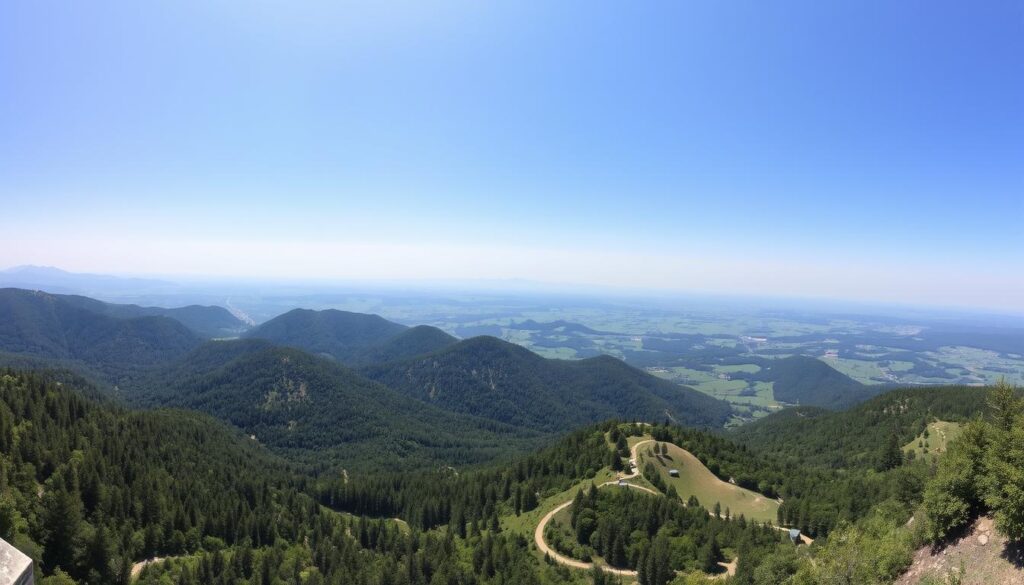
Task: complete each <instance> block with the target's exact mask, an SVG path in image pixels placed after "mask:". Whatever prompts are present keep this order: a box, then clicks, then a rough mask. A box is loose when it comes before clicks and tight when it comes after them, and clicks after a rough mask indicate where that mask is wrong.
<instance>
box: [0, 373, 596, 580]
mask: <svg viewBox="0 0 1024 585" xmlns="http://www.w3.org/2000/svg"><path fill="white" fill-rule="evenodd" d="M74 386H75V384H65V385H59V384H57V383H54V382H51V381H49V380H48V379H47V377H46V376H45V375H40V374H23V373H19V372H14V371H9V370H4V371H0V479H2V480H3V484H2V485H3V486H4V489H3V491H2V492H0V519H2V520H3V521H2V522H0V538H3V539H4V540H6V541H8V542H10V543H13V544H14V545H15V546H17V547H18V548H19V549H20V550H21V551H23V552H25V553H26V554H28V555H29V556H31V557H32V558H33V560H34V561H35V562H36V567H37V581H36V582H37V583H41V585H76V584H78V585H129V584H130V583H132V582H139V583H143V584H146V585H148V584H157V583H175V584H177V585H209V584H213V583H217V584H229V583H230V584H241V583H245V584H251V585H271V584H278V583H281V584H283V583H301V584H302V585H314V584H327V583H360V584H366V585H385V584H394V583H410V584H413V583H417V584H419V583H422V584H426V583H432V582H433V583H478V584H480V585H492V584H493V585H497V584H500V583H523V584H534V585H540V584H548V585H557V584H565V585H569V584H574V585H578V584H579V583H580V581H579V580H578V579H576V578H575V576H570V575H569V574H563V573H562V572H559V571H556V570H555V568H554V567H551V566H549V565H546V564H544V563H542V562H541V561H540V560H539V559H538V558H537V557H536V556H535V555H534V554H532V552H531V551H530V549H529V548H528V547H527V543H526V540H525V539H523V538H522V537H516V536H506V535H504V534H499V533H497V532H494V531H492V532H491V533H490V534H487V535H486V536H485V537H483V538H481V534H480V533H479V531H477V532H476V533H475V534H467V533H466V532H465V530H464V528H465V525H463V526H462V528H463V530H462V531H461V534H459V532H460V531H458V530H449V531H446V532H441V531H434V532H431V533H427V532H422V531H419V530H413V531H409V530H405V529H403V528H402V527H401V525H400V524H399V523H397V522H395V521H393V520H390V519H387V520H375V519H369V518H366V517H350V516H347V515H343V514H339V513H336V512H334V511H332V510H331V509H329V508H328V507H326V506H324V505H321V504H319V503H318V502H317V501H316V500H315V499H314V498H313V497H311V496H310V495H307V494H308V492H309V491H310V490H311V488H312V486H311V484H312V482H311V481H310V480H309V479H308V478H307V477H306V476H302V475H299V474H297V473H296V472H295V471H294V470H293V469H292V467H291V466H290V465H288V464H286V463H284V462H282V461H281V460H280V459H278V458H277V457H274V456H273V455H271V454H269V453H267V452H266V450H265V449H263V448H261V447H260V446H259V445H258V444H257V443H256V442H254V441H252V440H250V439H248V438H245V437H244V436H242V435H241V434H240V433H238V432H236V431H232V430H229V429H228V428H227V427H226V426H225V425H223V424H222V423H219V422H217V421H215V420H213V419H212V418H209V417H207V416H205V415H201V414H195V413H187V412H180V411H143V412H131V411H126V410H123V409H121V408H118V407H114V406H111V405H109V404H107V403H103V404H100V403H96V402H93V401H90V400H87V399H84V398H82V397H81V395H79V394H78V393H77V392H75V391H74V390H73V387H74ZM559 444H560V445H562V448H561V449H559V450H557V451H550V450H549V452H550V454H549V455H546V456H531V457H529V458H526V459H525V460H520V462H519V463H518V466H517V467H515V468H510V469H509V470H507V471H505V472H504V473H503V474H501V475H499V474H497V473H495V474H489V475H480V476H471V478H468V479H469V481H467V482H464V483H460V484H458V485H454V486H453V485H450V484H447V483H444V484H442V483H441V482H437V485H444V488H445V490H446V492H445V494H444V497H443V498H440V499H438V498H432V499H426V498H424V499H423V502H425V503H427V504H429V505H430V506H429V509H431V511H432V513H433V514H434V515H433V521H434V522H441V523H447V522H448V521H449V518H452V514H453V513H455V514H458V516H457V518H467V513H468V514H471V515H472V517H473V518H486V516H483V514H484V513H487V514H492V515H494V514H497V513H499V511H500V512H501V513H502V514H504V513H508V510H509V509H510V504H508V503H507V500H508V499H509V498H510V497H511V496H508V495H503V494H501V493H500V492H499V491H497V490H495V489H494V483H493V481H494V479H495V478H504V479H505V485H506V487H508V486H511V487H512V488H513V492H512V493H514V494H516V495H518V494H521V493H526V494H533V491H530V490H533V489H548V488H552V489H558V490H561V489H565V487H567V485H568V483H569V482H570V481H572V480H574V479H578V478H580V476H579V475H578V474H579V473H592V472H593V470H594V469H596V468H597V467H598V466H599V465H600V464H601V463H600V462H601V461H603V460H604V458H605V456H606V455H607V454H608V453H609V452H608V450H607V447H606V446H605V444H604V440H603V437H602V436H601V434H600V432H598V433H596V434H595V433H594V432H593V431H591V432H590V433H588V434H587V435H585V436H578V437H570V438H568V439H566V440H563V441H561V442H560V443H559ZM595 452H596V457H595V455H594V453H595ZM398 477H404V478H405V479H407V480H409V481H411V482H415V483H419V484H421V485H423V486H425V487H429V486H430V485H431V483H430V482H433V481H435V480H436V479H437V478H439V477H441V476H440V474H437V473H435V474H432V475H429V476H416V477H412V478H410V477H409V476H398ZM510 480H511V481H510ZM391 485H398V484H391ZM484 488H486V489H484ZM527 488H529V490H528V489H527ZM378 494H379V496H381V497H382V498H386V497H390V496H392V495H393V494H392V493H390V492H387V493H385V492H378ZM339 495H341V494H339ZM353 495H355V492H353ZM409 495H414V494H413V493H409ZM416 495H420V493H419V492H416ZM502 497H503V498H504V499H502V500H499V498H502ZM341 500H343V498H339V502H338V503H339V504H341V505H349V504H351V505H349V508H350V509H352V510H354V511H355V510H357V509H359V508H361V507H366V505H367V504H369V503H370V500H368V499H364V500H362V501H361V502H359V503H358V505H357V502H355V501H354V500H353V502H347V501H341ZM438 503H440V504H442V505H441V507H438V506H437V504H438ZM517 505H520V504H517ZM528 505H534V506H535V505H536V500H535V499H534V500H533V503H532V504H530V503H528ZM526 509H529V508H526ZM472 526H474V527H475V526H477V524H476V523H475V521H474V524H473V525H472ZM467 550H471V551H473V555H474V558H475V559H477V561H478V562H476V563H468V562H466V561H465V559H464V558H463V556H462V553H463V552H465V551H467ZM154 557H171V558H174V559H180V560H179V561H178V562H174V563H170V564H167V565H164V566H155V567H151V568H149V569H147V570H145V571H143V573H142V575H141V576H140V577H139V579H138V580H136V579H135V578H134V576H133V575H132V570H131V569H132V565H133V563H135V562H138V561H142V560H144V559H152V558H154ZM40 576H42V577H43V579H42V580H40V579H39V577H40ZM431 578H432V579H433V580H431Z"/></svg>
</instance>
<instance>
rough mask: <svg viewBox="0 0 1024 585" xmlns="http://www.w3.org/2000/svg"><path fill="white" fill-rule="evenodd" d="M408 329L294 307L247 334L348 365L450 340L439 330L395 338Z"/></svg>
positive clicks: (360, 316)
mask: <svg viewBox="0 0 1024 585" xmlns="http://www.w3.org/2000/svg"><path fill="white" fill-rule="evenodd" d="M408 331H409V328H408V327H406V326H404V325H399V324H397V323H392V322H390V321H387V320H386V319H384V318H382V317H380V316H377V315H366V314H361V312H348V311H345V310H335V309H327V310H309V309H304V308H296V309H294V310H290V311H288V312H286V314H284V315H281V316H278V317H275V318H273V319H271V320H270V321H268V322H266V323H264V324H262V325H260V326H259V327H257V328H255V329H253V330H252V331H250V332H249V333H247V336H248V337H252V338H259V339H267V340H269V341H273V342H274V343H276V344H279V345H288V346H290V347H298V348H300V349H305V350H306V351H310V352H312V353H317V354H323V356H327V357H331V358H333V359H335V360H337V361H338V362H340V363H342V364H349V365H352V364H362V363H368V361H369V360H372V359H373V358H372V356H373V354H374V353H375V352H378V351H379V352H380V353H381V358H384V359H400V358H408V357H410V356H413V354H416V353H412V354H410V353H406V352H403V351H409V350H415V351H417V352H427V351H433V350H435V349H439V348H440V347H442V346H443V345H444V344H447V343H450V342H451V339H446V338H445V337H444V336H438V335H436V333H441V334H443V332H441V331H439V330H435V331H434V332H429V333H430V334H428V335H424V334H423V333H424V332H423V331H418V332H416V333H414V334H412V335H411V336H410V337H406V338H399V336H401V335H402V334H403V333H408Z"/></svg>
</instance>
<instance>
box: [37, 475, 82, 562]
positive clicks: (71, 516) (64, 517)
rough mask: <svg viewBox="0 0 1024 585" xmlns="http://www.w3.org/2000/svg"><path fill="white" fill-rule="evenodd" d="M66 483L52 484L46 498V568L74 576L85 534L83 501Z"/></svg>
mask: <svg viewBox="0 0 1024 585" xmlns="http://www.w3.org/2000/svg"><path fill="white" fill-rule="evenodd" d="M62 484H63V482H61V481H55V482H52V485H51V488H50V489H51V491H50V492H48V493H47V494H46V496H45V497H44V499H43V506H44V510H43V526H44V529H45V532H46V541H45V544H46V548H45V549H44V550H43V565H44V566H46V567H47V568H48V569H49V570H54V569H56V568H57V567H60V568H62V569H64V570H65V571H66V572H69V573H70V574H72V575H74V574H75V569H76V568H77V558H78V551H79V549H80V542H79V541H80V538H81V532H82V502H81V500H80V499H79V498H78V494H77V493H75V492H71V491H68V490H67V489H66V488H65V487H64V485H62Z"/></svg>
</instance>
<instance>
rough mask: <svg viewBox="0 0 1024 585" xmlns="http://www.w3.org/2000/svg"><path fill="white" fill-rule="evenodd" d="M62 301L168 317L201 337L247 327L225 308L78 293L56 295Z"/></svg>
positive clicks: (116, 313)
mask: <svg viewBox="0 0 1024 585" xmlns="http://www.w3.org/2000/svg"><path fill="white" fill-rule="evenodd" d="M55 296H59V297H60V298H61V300H63V301H65V302H67V303H69V304H72V305H75V306H78V307H81V308H83V309H88V310H90V311H93V312H94V313H101V314H103V315H109V316H111V317H120V318H123V319H124V318H132V317H153V316H161V317H170V318H171V319H174V320H175V321H177V322H179V323H181V324H182V325H184V326H185V327H188V328H189V329H191V330H192V331H193V332H194V333H195V334H196V335H199V336H200V337H207V338H209V337H232V336H236V335H238V334H240V333H242V332H243V331H245V329H246V328H247V326H246V324H245V323H243V322H242V321H240V320H239V319H238V317H235V316H234V315H232V314H231V312H230V311H228V310H227V309H225V308H224V307H216V306H202V305H189V306H187V307H174V308H170V309H168V308H164V307H140V306H139V305H121V304H116V303H105V302H103V301H98V300H96V299H91V298H89V297H83V296H79V295H55Z"/></svg>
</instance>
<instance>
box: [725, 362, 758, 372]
mask: <svg viewBox="0 0 1024 585" xmlns="http://www.w3.org/2000/svg"><path fill="white" fill-rule="evenodd" d="M715 371H716V372H721V373H723V374H734V373H736V372H744V373H747V374H756V373H758V372H760V371H761V366H759V365H757V364H739V365H735V366H715Z"/></svg>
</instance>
